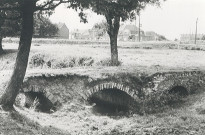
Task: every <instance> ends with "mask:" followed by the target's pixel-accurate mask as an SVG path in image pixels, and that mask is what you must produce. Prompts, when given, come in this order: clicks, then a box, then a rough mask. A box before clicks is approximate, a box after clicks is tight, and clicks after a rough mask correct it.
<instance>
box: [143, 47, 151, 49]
mask: <svg viewBox="0 0 205 135" xmlns="http://www.w3.org/2000/svg"><path fill="white" fill-rule="evenodd" d="M143 49H152V47H143Z"/></svg>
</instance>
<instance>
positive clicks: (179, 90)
mask: <svg viewBox="0 0 205 135" xmlns="http://www.w3.org/2000/svg"><path fill="white" fill-rule="evenodd" d="M169 94H176V95H179V96H182V97H185V96H187V95H188V94H189V93H188V90H187V89H186V88H185V87H183V86H175V87H173V88H172V89H171V90H169Z"/></svg>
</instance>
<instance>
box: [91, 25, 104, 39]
mask: <svg viewBox="0 0 205 135" xmlns="http://www.w3.org/2000/svg"><path fill="white" fill-rule="evenodd" d="M92 29H93V30H96V31H97V38H98V39H99V38H100V37H103V36H104V35H105V34H106V31H107V29H108V26H107V23H106V21H102V22H100V23H96V24H94V26H93V28H92Z"/></svg>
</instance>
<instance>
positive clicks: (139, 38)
mask: <svg viewBox="0 0 205 135" xmlns="http://www.w3.org/2000/svg"><path fill="white" fill-rule="evenodd" d="M138 16H139V42H140V38H141V33H140V12H138Z"/></svg>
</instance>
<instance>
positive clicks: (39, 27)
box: [34, 13, 59, 37]
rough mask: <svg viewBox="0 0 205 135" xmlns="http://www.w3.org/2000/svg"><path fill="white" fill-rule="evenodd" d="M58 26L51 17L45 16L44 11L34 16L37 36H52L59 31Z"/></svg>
mask: <svg viewBox="0 0 205 135" xmlns="http://www.w3.org/2000/svg"><path fill="white" fill-rule="evenodd" d="M58 30H59V29H58V26H57V25H56V24H53V23H52V22H51V21H50V20H49V18H47V17H44V16H43V15H42V13H37V14H36V15H35V16H34V35H35V36H37V37H52V36H55V35H56V34H57V33H58Z"/></svg>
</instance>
